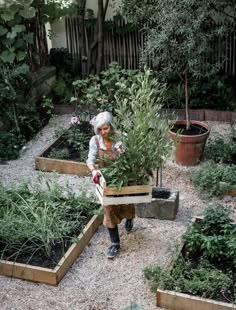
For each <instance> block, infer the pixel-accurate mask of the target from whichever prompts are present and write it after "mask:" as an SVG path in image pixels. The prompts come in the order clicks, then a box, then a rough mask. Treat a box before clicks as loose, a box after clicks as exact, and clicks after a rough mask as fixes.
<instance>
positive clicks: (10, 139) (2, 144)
mask: <svg viewBox="0 0 236 310" xmlns="http://www.w3.org/2000/svg"><path fill="white" fill-rule="evenodd" d="M18 153H19V144H18V139H17V137H16V136H15V135H14V134H12V133H10V132H4V131H2V132H1V131H0V159H3V160H6V159H16V158H17V156H18Z"/></svg>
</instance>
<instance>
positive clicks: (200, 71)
mask: <svg viewBox="0 0 236 310" xmlns="http://www.w3.org/2000/svg"><path fill="white" fill-rule="evenodd" d="M123 2H124V4H125V6H124V7H125V10H126V13H127V12H128V14H131V16H132V15H133V16H134V17H135V19H136V20H137V19H140V18H141V19H142V20H148V24H147V31H148V36H147V41H146V45H145V48H144V60H145V61H146V58H147V57H148V58H149V59H151V60H152V62H153V64H154V66H156V67H157V69H158V71H159V72H160V75H161V76H162V77H163V78H166V77H167V76H169V75H170V74H171V75H173V74H175V75H178V76H179V78H180V79H181V80H182V81H183V85H184V89H185V103H186V109H185V110H186V120H183V121H177V122H176V124H175V126H174V127H173V128H172V130H171V131H170V135H171V137H172V138H173V139H174V140H175V141H178V144H177V147H176V152H175V158H176V162H177V163H179V164H182V165H196V164H198V163H199V161H200V159H201V155H202V153H203V150H204V146H205V142H206V139H207V137H208V136H209V132H210V131H209V128H208V126H207V125H206V124H204V123H202V122H199V121H194V120H192V121H190V119H189V97H190V94H189V91H188V83H189V80H190V79H191V78H200V77H207V76H208V77H209V76H210V75H212V74H214V73H216V72H217V71H218V69H219V67H220V66H219V61H218V59H219V57H215V55H214V52H217V53H219V51H218V50H217V51H214V50H213V48H212V47H213V44H211V43H212V42H213V40H214V38H215V37H216V36H217V39H219V37H220V34H222V33H223V30H224V27H223V26H219V25H218V24H214V25H213V23H212V16H213V12H212V11H211V8H212V6H211V5H210V2H208V1H205V0H202V1H198V0H191V1H189V0H181V1H159V0H157V1H155V3H153V4H152V5H151V8H150V7H147V4H145V2H144V3H142V4H140V3H134V1H130V0H124V1H123ZM131 7H132V10H131ZM146 8H147V10H146ZM150 20H151V23H150ZM180 130H181V132H180ZM177 132H178V133H181V134H178V135H177Z"/></svg>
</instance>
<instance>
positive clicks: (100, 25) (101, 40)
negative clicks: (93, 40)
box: [96, 0, 104, 73]
mask: <svg viewBox="0 0 236 310" xmlns="http://www.w3.org/2000/svg"><path fill="white" fill-rule="evenodd" d="M97 18H98V58H97V66H96V71H97V73H100V72H101V71H102V66H103V55H104V14H103V0H98V17H97Z"/></svg>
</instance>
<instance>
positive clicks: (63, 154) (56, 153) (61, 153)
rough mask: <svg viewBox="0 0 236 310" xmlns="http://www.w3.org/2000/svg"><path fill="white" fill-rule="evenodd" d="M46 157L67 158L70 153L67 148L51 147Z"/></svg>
mask: <svg viewBox="0 0 236 310" xmlns="http://www.w3.org/2000/svg"><path fill="white" fill-rule="evenodd" d="M47 157H48V158H56V159H69V158H70V153H69V150H68V149H67V148H63V149H54V148H53V149H52V150H51V151H50V153H49V154H48V156H47Z"/></svg>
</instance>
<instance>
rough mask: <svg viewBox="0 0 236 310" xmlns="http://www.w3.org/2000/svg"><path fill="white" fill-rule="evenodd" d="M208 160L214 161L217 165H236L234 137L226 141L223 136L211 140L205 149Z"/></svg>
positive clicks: (235, 142)
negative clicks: (220, 163)
mask: <svg viewBox="0 0 236 310" xmlns="http://www.w3.org/2000/svg"><path fill="white" fill-rule="evenodd" d="M205 155H206V158H207V159H209V160H214V161H215V162H216V163H218V162H223V163H235V164H236V141H233V139H232V137H231V136H229V138H228V139H227V140H226V139H225V137H223V136H222V135H218V136H216V137H215V138H214V139H209V140H208V142H207V145H206V149H205Z"/></svg>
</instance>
